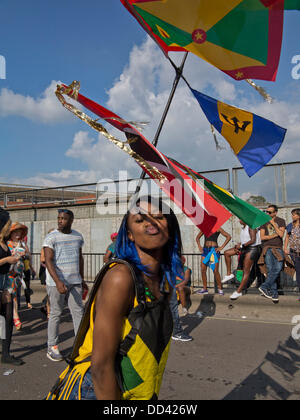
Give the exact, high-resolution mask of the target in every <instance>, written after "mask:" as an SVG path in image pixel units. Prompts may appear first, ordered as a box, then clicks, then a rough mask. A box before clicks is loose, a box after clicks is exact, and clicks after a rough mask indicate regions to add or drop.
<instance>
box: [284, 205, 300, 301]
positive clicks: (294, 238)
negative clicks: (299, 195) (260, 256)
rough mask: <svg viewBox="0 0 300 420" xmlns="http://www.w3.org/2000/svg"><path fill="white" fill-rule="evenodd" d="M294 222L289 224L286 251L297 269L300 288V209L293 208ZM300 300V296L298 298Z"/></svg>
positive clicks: (285, 242) (285, 243)
mask: <svg viewBox="0 0 300 420" xmlns="http://www.w3.org/2000/svg"><path fill="white" fill-rule="evenodd" d="M292 219H293V222H292V223H290V224H289V225H287V227H286V231H287V235H286V237H285V241H284V253H285V254H290V256H291V258H292V260H293V263H294V266H295V270H296V280H297V284H298V287H299V290H300V209H294V210H292ZM298 301H299V302H300V298H299V299H298Z"/></svg>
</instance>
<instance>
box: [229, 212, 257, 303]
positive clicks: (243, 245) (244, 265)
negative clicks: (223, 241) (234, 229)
mask: <svg viewBox="0 0 300 420" xmlns="http://www.w3.org/2000/svg"><path fill="white" fill-rule="evenodd" d="M240 224H241V225H242V229H241V234H240V243H238V244H237V245H236V246H235V247H234V248H231V249H228V250H227V251H225V253H224V256H225V261H226V266H227V273H228V272H229V275H227V276H225V278H224V279H223V280H222V283H225V282H227V281H228V278H229V279H231V278H232V277H231V276H233V275H232V274H231V273H230V271H229V270H230V269H231V257H232V256H233V255H238V254H239V263H238V270H242V271H243V276H242V280H241V284H240V285H239V287H238V289H237V290H236V291H235V292H234V293H233V294H232V295H231V296H230V299H231V300H237V299H238V298H239V297H241V296H242V294H243V290H244V289H245V288H247V284H248V281H249V277H250V273H251V269H252V267H253V265H254V264H256V262H257V261H258V258H259V257H260V253H261V239H260V232H259V230H257V229H251V228H250V227H249V226H248V225H246V223H245V222H243V221H242V220H240ZM233 277H234V276H233Z"/></svg>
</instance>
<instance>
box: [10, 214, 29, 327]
mask: <svg viewBox="0 0 300 420" xmlns="http://www.w3.org/2000/svg"><path fill="white" fill-rule="evenodd" d="M27 232H28V228H27V226H25V225H23V224H22V223H19V222H15V223H12V225H11V228H10V233H9V240H8V241H7V245H8V247H9V249H10V252H11V254H12V255H14V256H20V257H21V258H20V259H19V261H18V263H17V264H15V265H14V266H12V267H11V269H10V272H9V279H10V282H11V287H12V289H13V304H14V305H13V306H14V324H15V327H16V330H17V331H19V330H20V329H21V328H22V322H21V320H20V316H19V309H20V302H19V299H20V295H21V286H22V284H23V286H24V288H26V285H25V283H24V281H23V277H24V270H25V264H24V261H25V258H26V254H27V255H28V254H29V249H28V247H27V246H26V244H25V242H24V238H25V237H26V235H27Z"/></svg>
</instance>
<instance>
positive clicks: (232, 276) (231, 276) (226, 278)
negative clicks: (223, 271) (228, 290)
mask: <svg viewBox="0 0 300 420" xmlns="http://www.w3.org/2000/svg"><path fill="white" fill-rule="evenodd" d="M232 279H234V274H229V276H225V277H224V278H223V280H222V281H221V283H222V284H224V283H227V282H228V281H229V280H232Z"/></svg>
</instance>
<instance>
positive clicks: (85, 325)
mask: <svg viewBox="0 0 300 420" xmlns="http://www.w3.org/2000/svg"><path fill="white" fill-rule="evenodd" d="M114 264H125V265H126V266H127V267H128V268H129V270H130V272H131V275H132V278H133V280H134V284H135V294H136V296H137V299H138V302H139V303H140V300H142V299H143V296H142V290H141V285H140V284H139V283H140V282H139V281H138V280H137V271H136V270H135V269H134V268H133V266H132V265H131V264H129V263H128V262H127V261H125V260H121V259H118V258H114V259H111V260H110V261H108V262H107V263H106V264H105V265H104V266H103V267H102V268H101V270H100V271H99V273H98V274H97V276H96V278H95V282H94V286H93V288H92V290H91V293H90V296H89V300H88V302H87V304H86V306H85V310H84V314H83V317H82V319H81V323H80V326H79V328H78V332H77V335H76V337H75V340H74V345H73V348H72V352H71V355H70V357H68V358H66V359H65V360H66V362H67V363H68V364H69V365H70V366H75V364H76V363H75V359H76V358H77V356H78V354H79V349H80V347H81V345H82V343H83V340H84V337H85V336H86V333H87V331H88V329H89V326H90V311H91V307H92V304H93V302H94V300H95V297H96V295H97V292H98V290H99V287H100V285H101V283H102V280H103V278H104V276H105V274H106V273H107V272H108V271H109V269H110V268H111V266H112V265H114ZM139 299H140V300H139Z"/></svg>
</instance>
